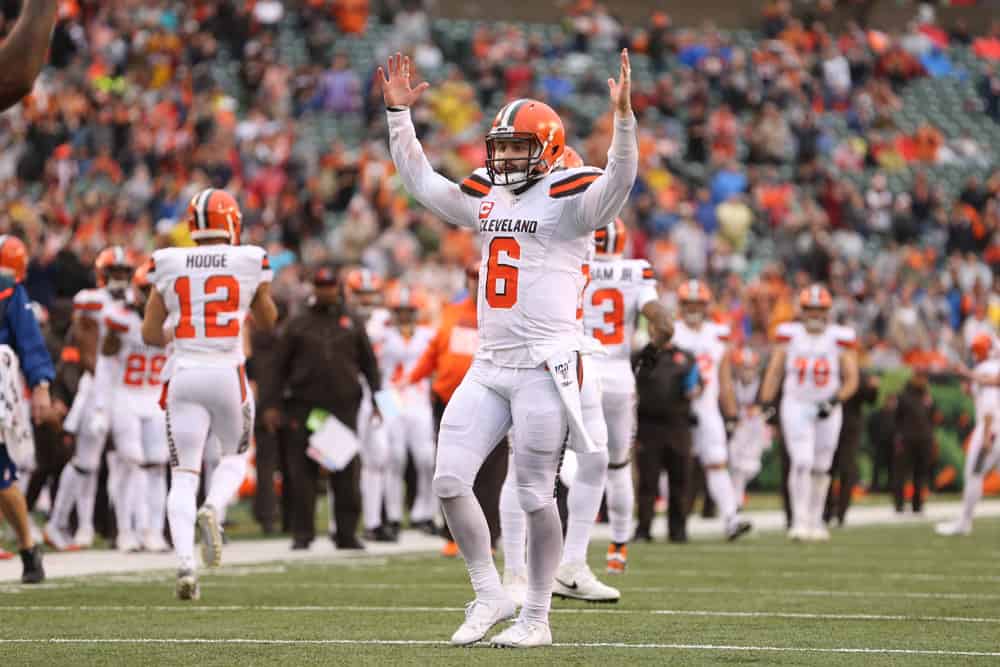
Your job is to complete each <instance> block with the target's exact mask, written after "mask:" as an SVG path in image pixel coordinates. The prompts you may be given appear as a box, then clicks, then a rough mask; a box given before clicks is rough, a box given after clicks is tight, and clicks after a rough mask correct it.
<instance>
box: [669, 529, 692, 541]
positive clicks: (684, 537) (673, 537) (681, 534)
mask: <svg viewBox="0 0 1000 667" xmlns="http://www.w3.org/2000/svg"><path fill="white" fill-rule="evenodd" d="M667 540H668V541H669V542H671V543H673V544H687V541H688V534H687V531H686V530H683V531H678V532H674V533H670V534H669V535H667Z"/></svg>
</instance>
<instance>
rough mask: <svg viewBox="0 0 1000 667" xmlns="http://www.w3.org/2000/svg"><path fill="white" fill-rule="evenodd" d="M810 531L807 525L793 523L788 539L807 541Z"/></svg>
mask: <svg viewBox="0 0 1000 667" xmlns="http://www.w3.org/2000/svg"><path fill="white" fill-rule="evenodd" d="M809 536H810V531H809V529H808V528H806V527H805V526H796V525H792V527H791V528H789V529H788V539H790V540H791V541H792V542H807V541H809Z"/></svg>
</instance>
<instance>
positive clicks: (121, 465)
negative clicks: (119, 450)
mask: <svg viewBox="0 0 1000 667" xmlns="http://www.w3.org/2000/svg"><path fill="white" fill-rule="evenodd" d="M140 477H142V468H140V467H139V466H138V465H136V464H135V463H132V462H131V461H123V460H120V461H119V462H118V474H117V476H116V480H115V481H116V484H115V488H116V490H115V522H116V523H117V525H118V535H124V534H126V533H133V532H135V521H134V519H135V509H136V505H135V499H136V498H137V497H138V489H137V485H138V483H139V479H138V478H140Z"/></svg>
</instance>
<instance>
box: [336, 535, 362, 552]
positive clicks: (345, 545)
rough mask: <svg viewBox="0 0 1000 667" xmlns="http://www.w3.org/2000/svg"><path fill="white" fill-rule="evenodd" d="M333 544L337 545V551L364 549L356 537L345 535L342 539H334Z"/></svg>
mask: <svg viewBox="0 0 1000 667" xmlns="http://www.w3.org/2000/svg"><path fill="white" fill-rule="evenodd" d="M334 544H336V545H337V548H338V549H354V550H358V549H362V550H363V549H364V548H365V545H364V543H362V542H361V540H359V539H358V537H357V535H345V536H344V537H338V538H336V539H334Z"/></svg>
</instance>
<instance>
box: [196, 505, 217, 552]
mask: <svg viewBox="0 0 1000 667" xmlns="http://www.w3.org/2000/svg"><path fill="white" fill-rule="evenodd" d="M197 526H198V534H199V535H200V536H201V562H202V563H204V564H205V567H219V564H220V563H221V562H222V530H221V529H220V528H219V515H218V514H217V513H216V511H215V508H214V507H212V506H211V505H202V506H201V509H200V510H198V519H197Z"/></svg>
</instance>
